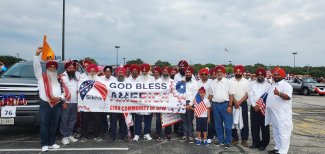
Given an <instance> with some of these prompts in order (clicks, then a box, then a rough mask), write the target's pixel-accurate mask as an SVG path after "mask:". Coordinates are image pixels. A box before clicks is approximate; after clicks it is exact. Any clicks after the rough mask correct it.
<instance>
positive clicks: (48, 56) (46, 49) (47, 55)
mask: <svg viewBox="0 0 325 154" xmlns="http://www.w3.org/2000/svg"><path fill="white" fill-rule="evenodd" d="M54 59H55V57H54V52H53V50H52V48H51V47H50V45H49V44H48V43H47V42H46V35H44V40H43V52H42V60H44V61H47V60H54Z"/></svg>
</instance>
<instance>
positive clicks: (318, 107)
mask: <svg viewBox="0 0 325 154" xmlns="http://www.w3.org/2000/svg"><path fill="white" fill-rule="evenodd" d="M293 123H294V129H293V133H292V136H291V144H290V149H289V153H292V154H300V153H301V154H305V153H313V154H314V153H320V154H321V153H325V145H324V143H325V97H324V96H317V95H312V96H302V95H294V96H293ZM152 126H153V127H152V133H151V134H152V136H153V135H154V133H155V128H154V126H155V119H154V118H153V121H152ZM271 128H272V127H271ZM271 134H272V133H271ZM102 137H103V139H104V140H103V141H101V142H96V141H94V140H88V141H87V142H84V143H81V142H77V143H72V144H69V145H67V146H62V147H61V149H59V150H55V151H49V153H62V154H63V153H76V154H77V153H78V154H80V153H119V154H124V153H128V154H129V153H131V154H133V153H134V154H135V153H148V154H149V153H150V154H151V153H162V154H172V153H186V154H192V153H193V154H203V153H211V154H212V153H219V154H227V153H229V154H230V153H231V154H232V153H261V154H262V153H267V150H271V149H273V147H274V140H273V137H272V136H271V142H270V145H269V146H268V147H267V150H266V151H263V152H260V151H258V150H252V149H249V148H247V147H242V146H241V145H240V144H239V145H232V146H231V148H230V149H224V148H223V147H216V146H214V145H209V146H196V145H195V144H190V143H182V142H179V141H178V138H177V137H176V135H175V134H174V135H173V138H172V140H171V141H167V140H152V141H145V140H143V139H140V140H139V142H132V141H130V142H124V141H122V140H116V141H115V142H113V143H112V142H110V143H109V142H108V141H107V136H102ZM251 141H252V140H251V137H250V139H249V144H251ZM57 143H58V144H60V145H62V144H61V142H60V139H58V140H57ZM40 148H41V147H40V140H39V128H38V127H33V126H14V127H12V126H0V153H40V151H41V150H40Z"/></svg>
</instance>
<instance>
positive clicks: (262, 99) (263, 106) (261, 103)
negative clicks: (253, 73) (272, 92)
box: [256, 92, 268, 116]
mask: <svg viewBox="0 0 325 154" xmlns="http://www.w3.org/2000/svg"><path fill="white" fill-rule="evenodd" d="M267 95H268V93H267V92H265V93H264V94H263V95H262V96H261V97H260V98H259V99H258V100H257V101H256V105H258V106H259V107H260V112H261V114H262V115H263V116H265V109H266V104H265V103H266V98H267Z"/></svg>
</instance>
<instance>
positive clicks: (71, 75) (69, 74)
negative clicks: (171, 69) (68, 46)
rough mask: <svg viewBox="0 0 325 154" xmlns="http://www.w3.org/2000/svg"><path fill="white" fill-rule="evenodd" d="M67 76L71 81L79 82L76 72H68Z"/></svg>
mask: <svg viewBox="0 0 325 154" xmlns="http://www.w3.org/2000/svg"><path fill="white" fill-rule="evenodd" d="M67 75H68V77H69V80H76V81H77V77H76V72H74V71H71V72H67Z"/></svg>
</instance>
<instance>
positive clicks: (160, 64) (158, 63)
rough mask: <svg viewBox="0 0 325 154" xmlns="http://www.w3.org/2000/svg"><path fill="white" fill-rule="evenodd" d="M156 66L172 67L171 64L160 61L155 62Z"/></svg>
mask: <svg viewBox="0 0 325 154" xmlns="http://www.w3.org/2000/svg"><path fill="white" fill-rule="evenodd" d="M155 66H159V67H163V66H170V63H169V62H168V61H161V60H158V61H156V62H155Z"/></svg>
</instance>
